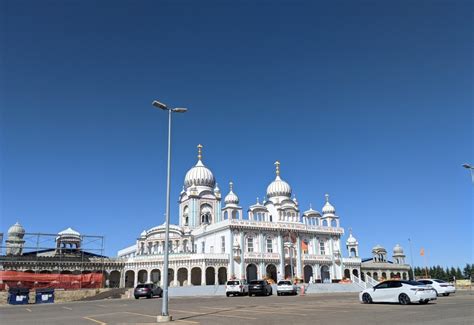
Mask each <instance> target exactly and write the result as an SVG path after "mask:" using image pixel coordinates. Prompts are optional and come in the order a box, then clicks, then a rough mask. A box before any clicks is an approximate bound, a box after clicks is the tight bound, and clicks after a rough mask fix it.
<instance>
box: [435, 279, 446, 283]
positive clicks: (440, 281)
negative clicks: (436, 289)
mask: <svg viewBox="0 0 474 325" xmlns="http://www.w3.org/2000/svg"><path fill="white" fill-rule="evenodd" d="M434 281H435V282H438V283H447V282H446V281H443V280H434Z"/></svg>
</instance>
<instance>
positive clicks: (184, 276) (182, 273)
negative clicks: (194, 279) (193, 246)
mask: <svg viewBox="0 0 474 325" xmlns="http://www.w3.org/2000/svg"><path fill="white" fill-rule="evenodd" d="M187 281H188V269H186V268H184V267H182V268H180V269H178V284H179V286H180V287H182V286H183V285H185V284H188V283H187Z"/></svg>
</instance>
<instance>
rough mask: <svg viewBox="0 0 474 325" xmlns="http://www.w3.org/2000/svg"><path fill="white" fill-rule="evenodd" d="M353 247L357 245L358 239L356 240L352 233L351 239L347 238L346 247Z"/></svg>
mask: <svg viewBox="0 0 474 325" xmlns="http://www.w3.org/2000/svg"><path fill="white" fill-rule="evenodd" d="M351 244H352V245H353V244H357V239H355V237H354V236H352V233H350V234H349V238H347V241H346V245H351Z"/></svg>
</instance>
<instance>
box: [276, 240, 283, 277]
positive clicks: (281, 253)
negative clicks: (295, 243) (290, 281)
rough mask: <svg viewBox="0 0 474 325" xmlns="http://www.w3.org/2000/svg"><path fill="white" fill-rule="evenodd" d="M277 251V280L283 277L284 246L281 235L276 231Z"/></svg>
mask: <svg viewBox="0 0 474 325" xmlns="http://www.w3.org/2000/svg"><path fill="white" fill-rule="evenodd" d="M278 251H279V252H278V253H279V254H280V267H279V269H280V277H279V279H277V280H281V279H284V278H285V247H284V245H283V236H282V235H281V233H278Z"/></svg>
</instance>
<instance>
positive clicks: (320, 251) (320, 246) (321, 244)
mask: <svg viewBox="0 0 474 325" xmlns="http://www.w3.org/2000/svg"><path fill="white" fill-rule="evenodd" d="M319 254H321V255H326V249H325V247H324V241H322V240H321V241H320V242H319Z"/></svg>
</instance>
